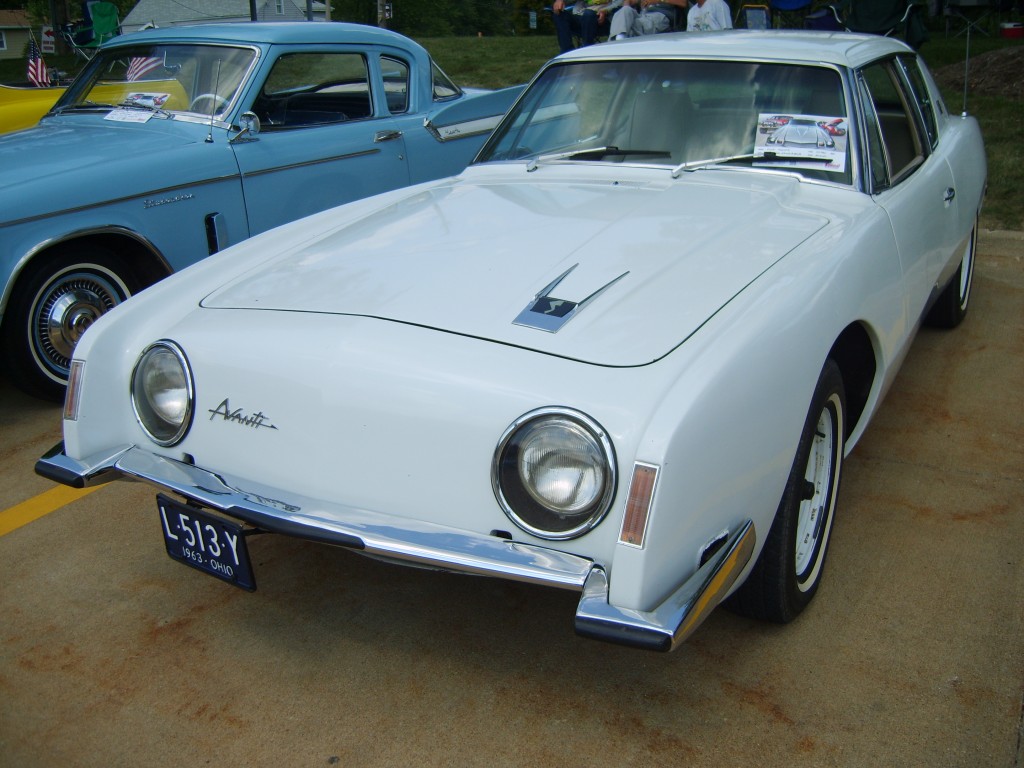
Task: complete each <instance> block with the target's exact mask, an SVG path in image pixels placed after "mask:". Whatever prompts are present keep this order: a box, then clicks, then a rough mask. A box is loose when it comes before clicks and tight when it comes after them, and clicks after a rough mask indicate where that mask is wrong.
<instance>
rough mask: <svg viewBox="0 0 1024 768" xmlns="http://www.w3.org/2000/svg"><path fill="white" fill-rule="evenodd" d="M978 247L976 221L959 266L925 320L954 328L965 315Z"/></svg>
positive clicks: (940, 326)
mask: <svg viewBox="0 0 1024 768" xmlns="http://www.w3.org/2000/svg"><path fill="white" fill-rule="evenodd" d="M977 248H978V222H977V220H975V222H974V229H972V230H971V235H970V237H968V238H967V245H966V246H964V251H963V254H962V256H961V259H960V268H959V269H957V271H956V274H955V275H953V279H952V280H950V281H949V285H947V286H946V287H945V288H944V289H943V291H942V293H941V294H939V298H938V299H937V300H936V302H935V304H934V305H932V308H931V310H929V312H928V317H926V318H925V321H926V322H927V323H928V325H931V326H934V327H936V328H956V327H957V326H958V325H960V323H961V322H962V321H963V319H964V316H966V315H967V305H968V303H969V302H970V300H971V281H972V280H973V279H974V256H975V253H976V251H977Z"/></svg>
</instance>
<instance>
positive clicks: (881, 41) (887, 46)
mask: <svg viewBox="0 0 1024 768" xmlns="http://www.w3.org/2000/svg"><path fill="white" fill-rule="evenodd" d="M908 52H909V53H913V50H912V49H911V48H910V47H909V46H907V45H906V44H905V43H903V42H902V41H900V40H895V39H893V38H891V37H882V36H880V35H862V34H852V33H848V32H811V31H803V30H748V29H734V30H723V31H720V32H678V33H674V34H659V35H647V36H644V37H633V38H629V39H628V40H621V41H615V42H608V43H601V44H600V45H591V46H587V47H585V48H577V49H576V50H574V51H569V52H568V53H565V54H562V55H561V56H559V57H558V59H557V60H558V61H568V60H572V61H577V60H581V59H584V60H594V59H644V58H675V57H684V58H699V59H709V58H710V59H715V58H718V59H729V60H736V59H753V60H757V61H765V60H769V61H806V62H809V63H818V62H823V63H829V64H835V65H837V66H841V67H859V66H862V65H863V64H866V63H868V62H869V61H873V60H874V59H877V58H879V57H880V56H884V55H886V54H892V53H908Z"/></svg>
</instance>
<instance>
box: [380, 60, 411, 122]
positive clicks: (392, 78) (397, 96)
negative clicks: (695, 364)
mask: <svg viewBox="0 0 1024 768" xmlns="http://www.w3.org/2000/svg"><path fill="white" fill-rule="evenodd" d="M380 69H381V74H383V75H384V96H385V97H386V98H387V101H388V112H390V113H391V114H392V115H398V114H401V113H402V112H408V111H409V65H408V64H406V63H405V62H404V61H399V60H398V59H391V58H388V57H387V56H382V57H381V59H380Z"/></svg>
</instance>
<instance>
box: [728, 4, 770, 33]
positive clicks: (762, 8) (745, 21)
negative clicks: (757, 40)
mask: <svg viewBox="0 0 1024 768" xmlns="http://www.w3.org/2000/svg"><path fill="white" fill-rule="evenodd" d="M733 26H735V27H738V28H740V29H771V28H772V14H771V9H769V8H768V6H767V5H743V6H740V9H739V11H738V12H737V13H736V18H735V19H733Z"/></svg>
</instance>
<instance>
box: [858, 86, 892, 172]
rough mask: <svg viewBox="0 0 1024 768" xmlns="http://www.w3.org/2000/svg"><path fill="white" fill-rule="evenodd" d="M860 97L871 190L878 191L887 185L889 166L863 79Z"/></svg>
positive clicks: (869, 95) (876, 119)
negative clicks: (862, 106) (862, 105)
mask: <svg viewBox="0 0 1024 768" xmlns="http://www.w3.org/2000/svg"><path fill="white" fill-rule="evenodd" d="M860 89H861V99H862V100H863V102H864V132H865V134H866V136H867V142H868V143H867V162H868V166H869V178H870V179H871V192H878V191H879V190H882V189H885V188H886V187H888V186H889V167H888V165H887V164H886V161H885V149H884V147H883V146H882V132H881V130H880V129H879V127H878V115H876V114H875V110H874V108H873V107H872V104H871V94H869V93H868V89H867V86H866V85H865V84H864V81H863V80H862V81H860Z"/></svg>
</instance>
